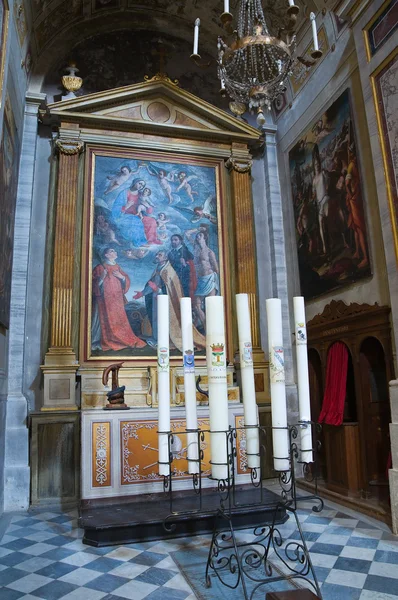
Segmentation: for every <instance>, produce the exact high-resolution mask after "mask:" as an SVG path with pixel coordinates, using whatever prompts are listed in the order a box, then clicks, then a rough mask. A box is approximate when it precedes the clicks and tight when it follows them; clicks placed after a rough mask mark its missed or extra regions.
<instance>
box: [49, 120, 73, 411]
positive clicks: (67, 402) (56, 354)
mask: <svg viewBox="0 0 398 600" xmlns="http://www.w3.org/2000/svg"><path fill="white" fill-rule="evenodd" d="M55 146H56V148H57V150H58V152H59V166H58V187H57V198H56V208H55V210H56V220H55V236H54V260H53V267H52V273H53V277H52V298H51V329H50V348H49V350H48V352H47V354H46V357H45V361H44V365H43V367H42V369H43V373H44V403H43V407H42V410H60V409H63V410H77V406H76V401H75V383H76V371H77V369H78V366H79V365H78V362H77V360H76V351H75V349H74V348H73V347H72V308H73V307H72V300H73V291H74V290H73V278H74V277H73V275H74V260H75V247H76V245H75V241H76V201H77V193H78V171H79V154H80V153H81V151H82V150H83V142H82V141H80V140H79V139H78V132H76V131H72V132H69V131H68V132H62V131H60V136H59V138H57V139H56V141H55Z"/></svg>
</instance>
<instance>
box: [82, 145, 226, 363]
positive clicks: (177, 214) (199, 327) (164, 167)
mask: <svg viewBox="0 0 398 600" xmlns="http://www.w3.org/2000/svg"><path fill="white" fill-rule="evenodd" d="M88 161H89V168H88V172H89V177H90V178H91V183H90V187H91V199H90V202H89V204H90V206H89V213H90V214H89V215H88V218H87V219H86V227H87V228H88V230H89V231H87V234H88V235H87V239H89V240H90V241H89V242H88V244H87V245H86V254H87V255H88V256H89V258H88V262H87V268H86V269H85V270H86V280H87V284H88V285H87V286H86V287H85V289H86V290H88V292H87V293H86V303H87V307H86V308H87V320H86V321H87V323H86V327H85V329H86V332H87V334H86V338H87V347H86V348H85V356H86V358H89V359H97V360H98V359H101V358H102V357H107V358H112V357H119V356H122V357H126V358H130V359H141V360H142V359H144V358H149V359H151V358H152V359H155V358H156V356H157V332H158V326H159V323H158V317H157V297H158V296H159V295H160V294H167V295H168V296H169V310H170V355H171V356H175V357H178V356H181V352H182V334H181V318H180V298H181V297H190V298H191V300H192V319H193V344H194V348H193V349H192V350H194V351H195V353H196V354H197V355H204V354H205V331H206V316H205V299H206V297H207V296H213V295H220V294H222V293H223V289H224V282H223V281H224V261H223V243H222V228H221V227H220V197H219V196H220V193H219V188H220V183H219V179H220V173H219V169H220V164H219V163H218V162H214V161H213V162H212V161H210V160H209V161H207V160H205V159H203V160H202V159H197V160H196V159H193V158H189V159H183V158H181V157H174V156H173V157H170V158H167V156H165V155H160V154H154V153H138V152H137V153H134V152H132V151H131V152H128V151H125V152H122V153H121V151H117V150H115V151H112V150H107V151H105V150H99V149H90V153H89V158H88ZM87 246H88V247H87ZM87 251H88V252H87Z"/></svg>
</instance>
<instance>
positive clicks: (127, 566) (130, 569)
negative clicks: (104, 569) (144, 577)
mask: <svg viewBox="0 0 398 600" xmlns="http://www.w3.org/2000/svg"><path fill="white" fill-rule="evenodd" d="M156 566H158V565H156ZM148 569H149V566H148V565H139V564H138V563H129V562H126V563H124V564H123V565H119V566H118V567H116V568H115V569H112V571H109V574H110V575H118V576H119V577H127V578H128V579H134V578H135V577H138V575H141V573H144V572H145V571H147V570H148Z"/></svg>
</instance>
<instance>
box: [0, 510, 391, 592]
mask: <svg viewBox="0 0 398 600" xmlns="http://www.w3.org/2000/svg"><path fill="white" fill-rule="evenodd" d="M299 515H300V522H301V524H302V528H303V532H304V535H305V538H306V540H307V544H308V547H309V549H310V551H311V557H312V561H313V564H314V567H315V569H316V573H317V577H318V579H319V581H320V583H321V584H322V585H321V589H322V593H323V596H324V599H325V600H332V599H333V600H340V599H342V600H343V599H344V600H373V599H374V600H398V537H396V536H393V535H391V533H389V531H388V528H387V527H386V526H385V525H383V524H378V523H377V522H375V521H373V520H370V519H366V518H364V517H363V516H359V515H358V514H357V513H352V511H348V510H347V509H343V508H341V509H339V507H338V506H336V505H333V506H326V507H325V509H324V510H323V511H322V513H320V514H315V513H312V512H311V507H310V505H308V506H306V505H303V508H302V509H300V511H299ZM5 520H6V521H5ZM2 522H3V526H4V523H5V522H6V523H8V526H7V528H6V530H5V533H4V535H3V537H2V538H1V540H0V599H1V600H19V599H20V598H23V599H24V600H37V599H38V598H42V599H43V600H60V599H62V600H121V599H128V600H142V599H144V598H145V600H194V598H195V595H194V592H193V591H192V590H191V588H190V587H189V585H188V584H187V583H186V581H185V579H184V577H183V575H182V573H180V572H179V569H178V567H177V566H176V564H175V563H174V561H173V559H172V557H171V555H170V554H171V553H172V552H174V551H176V550H183V549H186V550H187V551H188V550H189V549H194V548H195V546H197V545H200V546H203V545H208V544H209V541H210V536H198V537H193V538H185V539H182V540H172V541H163V542H147V543H142V544H128V545H124V546H109V547H106V548H93V547H90V546H86V545H84V544H83V543H82V541H81V537H82V530H80V529H78V528H77V514H76V512H74V511H72V512H66V513H61V512H29V513H25V514H15V515H13V516H9V515H8V516H7V515H6V516H3V517H2ZM280 530H281V533H282V534H283V536H284V537H285V538H286V537H288V538H289V539H290V540H293V539H297V538H298V532H297V531H295V527H294V524H293V521H292V519H290V520H289V521H288V522H287V523H285V524H284V525H283V526H282V527H280ZM0 535H1V534H0ZM248 535H249V534H248V532H241V533H240V534H239V536H240V537H242V538H245V536H248ZM214 598H215V600H216V598H217V593H216V590H215V592H214Z"/></svg>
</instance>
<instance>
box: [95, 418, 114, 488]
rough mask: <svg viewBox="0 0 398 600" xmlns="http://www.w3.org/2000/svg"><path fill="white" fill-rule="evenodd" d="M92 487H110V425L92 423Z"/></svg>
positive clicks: (107, 423) (106, 423)
mask: <svg viewBox="0 0 398 600" xmlns="http://www.w3.org/2000/svg"><path fill="white" fill-rule="evenodd" d="M92 427H93V429H92V431H93V442H92V443H93V446H92V448H93V452H92V456H93V480H92V485H93V487H107V486H110V485H111V443H110V442H111V424H110V423H109V422H105V423H93V424H92Z"/></svg>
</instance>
